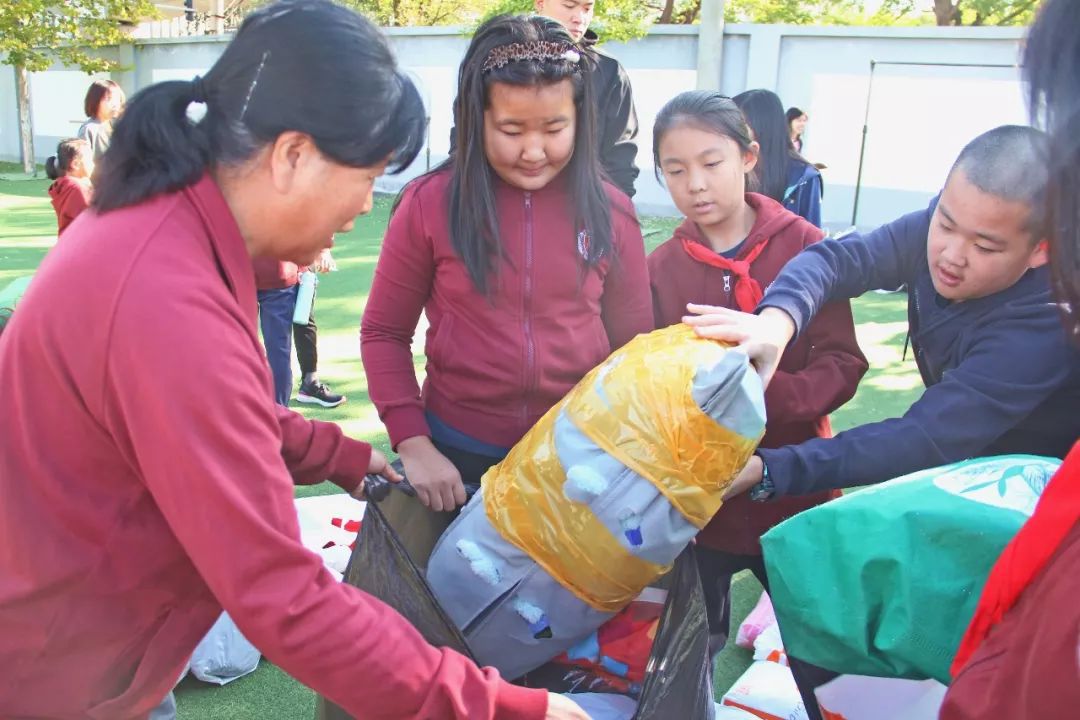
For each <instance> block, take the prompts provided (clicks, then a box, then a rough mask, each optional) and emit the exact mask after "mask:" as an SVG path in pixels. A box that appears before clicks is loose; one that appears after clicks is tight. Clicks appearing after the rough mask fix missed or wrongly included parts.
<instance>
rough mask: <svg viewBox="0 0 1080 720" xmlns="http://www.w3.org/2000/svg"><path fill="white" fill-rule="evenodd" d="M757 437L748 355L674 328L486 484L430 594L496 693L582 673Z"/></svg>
mask: <svg viewBox="0 0 1080 720" xmlns="http://www.w3.org/2000/svg"><path fill="white" fill-rule="evenodd" d="M764 429H765V405H764V391H763V387H762V383H761V380H760V378H759V377H758V375H757V373H756V372H755V371H754V369H753V367H752V366H751V365H750V362H749V360H748V358H747V356H746V355H745V354H744V353H742V352H740V351H739V350H737V349H734V348H731V347H728V346H725V345H722V344H719V343H716V342H713V341H709V340H703V339H701V338H699V337H697V336H696V334H694V332H693V331H692V330H691V329H690V328H688V327H686V326H681V325H677V326H673V327H670V328H666V329H664V330H658V331H656V332H653V333H650V334H648V335H641V336H638V337H637V338H635V339H634V340H633V341H631V342H630V343H628V344H627V345H626V346H624V347H623V348H622V349H621V350H619V351H617V352H615V353H614V354H612V355H611V357H609V358H608V359H607V360H606V361H605V362H604V363H603V364H601V365H600V366H599V367H597V368H596V369H595V370H593V371H592V372H591V373H589V375H587V376H586V377H585V378H584V379H583V380H582V381H581V383H579V384H578V385H577V387H575V388H574V389H573V390H572V391H571V392H570V393H569V394H568V395H567V396H566V398H564V399H563V400H562V402H560V403H559V404H558V405H556V406H555V407H554V408H552V410H551V411H550V412H548V413H547V415H545V416H544V417H543V418H542V419H541V420H540V422H539V423H537V425H536V426H535V427H534V428H533V429H532V430H531V431H530V432H529V433H528V434H527V435H526V436H525V437H524V438H523V439H522V440H521V442H519V443H518V444H517V445H516V446H515V447H514V449H513V450H512V451H511V452H510V454H509V455H508V456H507V457H506V459H505V460H504V461H503V462H501V463H500V464H499V465H497V466H495V467H494V468H492V469H491V470H490V471H489V472H488V473H487V475H485V476H484V479H483V486H482V488H481V490H480V492H479V493H477V494H476V495H475V496H474V497H473V499H472V500H471V501H470V503H469V504H468V505H467V506H466V507H465V508H464V510H463V511H462V513H461V515H460V516H459V517H458V518H457V519H456V520H455V521H454V523H453V524H452V525H451V526H450V527H449V529H448V530H447V531H446V532H445V533H444V534H443V536H442V537H441V538H440V540H439V542H438V543H437V545H436V546H435V549H434V551H433V553H432V556H431V559H430V561H429V563H428V570H427V581H428V583H429V585H430V586H431V589H432V591H433V592H434V594H435V596H436V598H437V599H438V601H439V604H440V605H441V606H442V608H443V609H444V610H445V611H446V613H447V614H448V615H449V617H450V618H451V619H452V620H453V622H454V623H455V624H456V625H457V627H458V628H459V629H460V630H461V631H462V633H463V634H464V636H465V638H466V639H467V641H468V643H469V646H470V648H472V650H473V652H474V653H475V654H476V656H477V659H478V660H479V661H480V662H481V663H482V664H484V665H492V666H494V667H496V668H498V669H499V671H500V672H501V673H502V675H503V676H504V677H507V678H518V677H520V676H522V675H524V674H525V673H527V672H529V671H530V670H533V669H535V668H537V667H539V666H541V665H543V664H544V663H546V662H548V661H549V660H551V659H553V658H555V657H557V656H559V655H562V654H564V653H566V654H567V655H566V657H567V658H568V659H570V658H577V659H581V656H582V648H584V647H585V646H587V645H588V644H589V643H588V641H589V638H591V637H593V636H594V634H595V633H596V631H597V629H598V628H600V627H601V626H602V625H604V624H605V623H606V622H608V621H609V620H611V619H612V618H613V617H614V616H615V615H616V614H618V613H619V612H620V611H621V610H623V609H624V608H625V607H627V606H628V605H629V604H630V603H631V602H632V601H633V600H634V599H635V598H637V597H638V596H639V594H640V593H641V592H642V590H643V589H645V588H646V587H648V586H650V585H652V584H653V583H655V581H656V580H657V579H658V578H660V577H661V576H663V575H664V574H665V573H666V572H667V571H668V570H669V569H670V567H671V565H672V563H673V562H674V561H675V559H676V557H677V556H678V555H679V554H680V553H681V552H682V551H683V550H684V548H685V547H686V546H687V545H688V544H689V543H690V542H691V540H692V539H693V538H694V536H695V535H697V533H698V531H699V530H700V529H701V528H703V527H704V526H705V525H706V524H707V523H708V522H709V520H710V519H711V518H712V516H713V515H714V514H715V513H716V511H717V510H718V509H719V507H720V505H721V502H722V496H723V494H724V492H725V490H726V489H727V488H728V486H729V485H730V483H731V481H732V480H733V479H734V478H735V477H736V475H737V474H738V472H739V471H740V470H741V469H742V467H743V466H744V465H745V464H746V462H747V460H748V459H749V458H750V455H751V454H752V453H753V451H754V449H755V448H756V447H757V443H758V441H759V440H760V439H761V436H762V435H763V433H764ZM627 679H628V680H629V681H630V682H633V680H630V679H629V678H627Z"/></svg>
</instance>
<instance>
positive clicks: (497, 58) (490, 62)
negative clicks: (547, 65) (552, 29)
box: [480, 40, 581, 73]
mask: <svg viewBox="0 0 1080 720" xmlns="http://www.w3.org/2000/svg"><path fill="white" fill-rule="evenodd" d="M523 60H532V61H534V62H535V61H538V62H552V61H556V60H563V61H566V62H571V63H577V62H580V61H581V53H579V52H578V51H577V49H576V48H575V47H574V46H573V45H571V44H570V43H566V42H559V41H551V40H536V41H533V42H527V43H510V44H509V45H500V46H499V47H497V48H493V49H492V51H491V52H490V53H488V56H487V59H486V60H485V61H484V66H483V67H482V68H481V69H480V71H481V72H482V73H489V72H491V71H492V70H495V69H498V68H501V67H503V66H504V65H508V64H510V63H512V62H521V61H523Z"/></svg>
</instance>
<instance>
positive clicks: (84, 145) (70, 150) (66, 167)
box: [45, 138, 90, 180]
mask: <svg viewBox="0 0 1080 720" xmlns="http://www.w3.org/2000/svg"><path fill="white" fill-rule="evenodd" d="M89 148H90V143H88V142H86V141H85V140H82V139H81V138H68V139H67V140H61V141H60V142H59V143H57V145H56V154H55V155H50V156H49V158H48V159H47V160H46V161H45V174H46V175H47V176H48V177H49V179H50V180H56V179H58V178H60V177H63V176H64V175H67V174H68V173H69V172H71V163H73V162H75V158H77V157H79V153H80V152H82V151H83V150H87V149H89Z"/></svg>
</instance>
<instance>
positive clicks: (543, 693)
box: [493, 681, 548, 720]
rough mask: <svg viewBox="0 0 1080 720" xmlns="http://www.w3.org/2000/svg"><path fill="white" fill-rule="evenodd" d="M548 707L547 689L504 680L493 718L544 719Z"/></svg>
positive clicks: (506, 719) (505, 719)
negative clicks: (521, 685)
mask: <svg viewBox="0 0 1080 720" xmlns="http://www.w3.org/2000/svg"><path fill="white" fill-rule="evenodd" d="M547 709H548V694H547V690H537V689H534V688H523V687H518V686H517V685H511V684H510V683H508V682H505V681H503V683H502V685H500V687H499V696H498V698H497V699H496V700H495V715H494V716H493V720H544V718H545V717H546V716H547Z"/></svg>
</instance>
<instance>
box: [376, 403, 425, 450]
mask: <svg viewBox="0 0 1080 720" xmlns="http://www.w3.org/2000/svg"><path fill="white" fill-rule="evenodd" d="M383 424H384V425H385V426H386V434H387V435H389V436H390V445H391V447H393V448H394V451H395V452H397V446H398V445H400V444H401V442H402V441H404V440H408V439H409V438H411V437H417V436H418V435H419V436H424V437H431V428H430V427H428V424H427V419H425V418H424V411H423V410H421V409H420V408H417V407H412V406H409V407H397V408H394V409H393V410H388V411H387V412H386V413H385V414H384V415H383Z"/></svg>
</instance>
